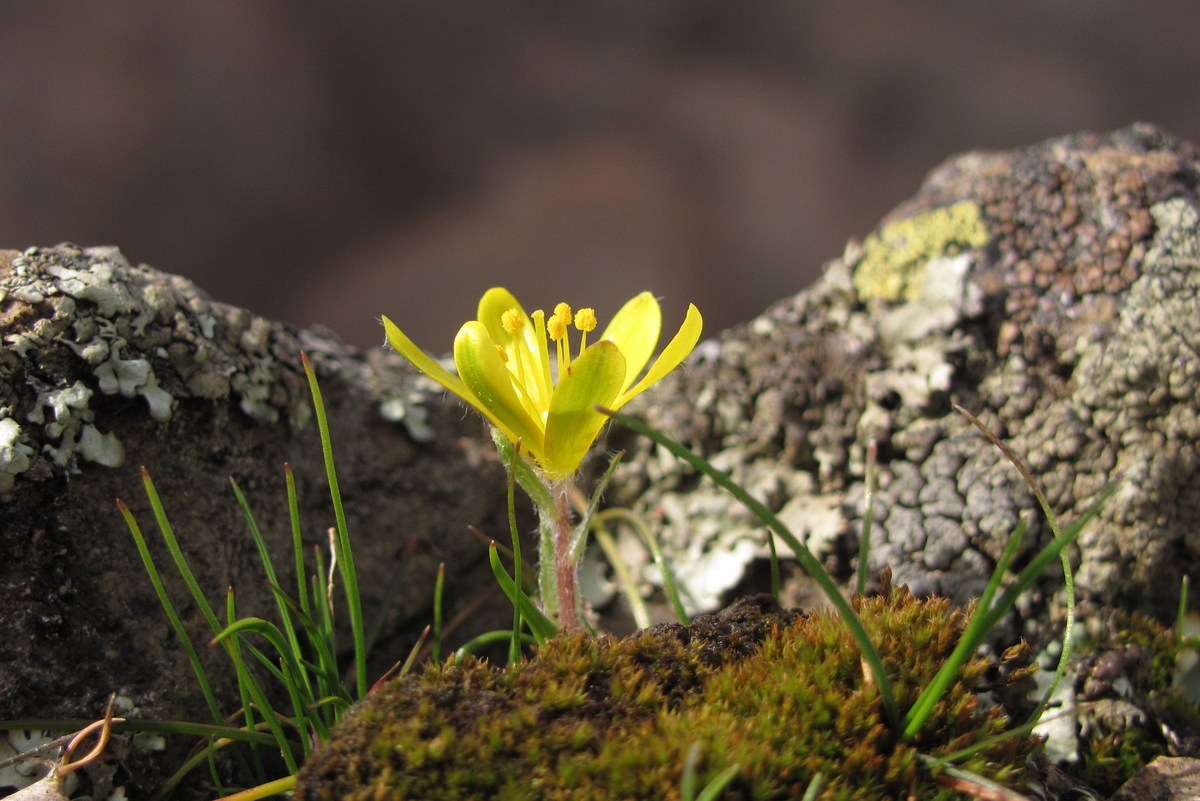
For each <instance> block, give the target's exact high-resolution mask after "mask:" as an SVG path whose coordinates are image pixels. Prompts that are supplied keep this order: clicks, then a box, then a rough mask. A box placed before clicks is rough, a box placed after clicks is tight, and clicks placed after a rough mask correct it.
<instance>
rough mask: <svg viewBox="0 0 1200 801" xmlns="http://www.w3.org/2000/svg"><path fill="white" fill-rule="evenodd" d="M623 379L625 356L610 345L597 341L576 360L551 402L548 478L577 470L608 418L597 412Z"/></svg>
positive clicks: (545, 465) (546, 462)
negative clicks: (597, 408) (598, 406)
mask: <svg viewBox="0 0 1200 801" xmlns="http://www.w3.org/2000/svg"><path fill="white" fill-rule="evenodd" d="M624 380H625V357H624V356H623V355H621V351H620V350H619V349H618V348H617V346H616V345H614V344H613V343H612V342H605V341H600V342H597V343H596V344H595V345H593V346H592V347H590V348H588V349H587V350H585V351H584V352H583V354H582V355H581V356H580V357H579V358H578V359H575V361H573V362H571V367H570V368H569V369H568V370H567V374H566V375H565V376H559V379H558V386H556V387H555V388H554V395H553V397H551V399H550V416H549V417H548V418H547V419H546V448H545V455H544V458H543V459H542V469H543V470H545V471H546V473H547V474H548V475H550V476H551V477H556V478H557V477H562V476H569V475H571V474H572V473H574V472H575V471H576V470H578V469H579V463H580V462H582V461H583V457H584V456H586V455H587V452H588V449H589V448H591V447H592V443H593V442H594V441H595V440H596V435H597V434H599V433H600V429H601V428H602V427H603V426H604V424H605V423H606V422H608V416H607V415H604V414H601V413H600V412H597V411H596V408H595V407H596V405H597V404H599V405H600V406H607V405H608V404H610V403H612V400H613V398H615V397H617V393H618V392H620V390H621V384H622V382H623V381H624Z"/></svg>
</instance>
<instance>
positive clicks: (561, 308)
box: [554, 303, 571, 325]
mask: <svg viewBox="0 0 1200 801" xmlns="http://www.w3.org/2000/svg"><path fill="white" fill-rule="evenodd" d="M554 316H555V317H558V318H561V319H562V321H563V325H570V324H571V307H570V306H568V305H567V304H565V303H560V304H558V305H557V306H555V307H554Z"/></svg>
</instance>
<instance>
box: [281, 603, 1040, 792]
mask: <svg viewBox="0 0 1200 801" xmlns="http://www.w3.org/2000/svg"><path fill="white" fill-rule="evenodd" d="M856 605H857V608H858V610H859V612H860V614H861V615H862V616H863V620H864V624H865V625H866V627H867V629H868V631H869V632H870V634H871V635H872V637H873V639H874V640H875V641H876V642H877V643H878V644H879V647H880V650H881V652H882V655H883V658H884V662H885V664H886V665H887V667H888V668H889V673H890V674H891V675H892V676H893V677H894V678H895V681H896V682H897V683H896V687H895V690H896V693H897V701H898V703H899V704H900V705H901V706H902V707H907V706H908V705H911V704H912V702H913V701H914V700H915V698H916V694H917V692H918V691H919V690H921V689H922V688H924V687H925V686H926V685H927V684H928V683H929V681H930V680H931V678H932V677H933V675H934V673H935V672H936V671H937V669H938V667H939V665H940V664H941V662H942V661H943V660H944V659H945V658H946V657H947V656H948V655H949V654H950V652H951V650H952V649H953V648H954V645H955V643H956V642H957V640H958V637H959V636H960V635H961V633H962V630H963V627H964V625H965V619H966V616H965V614H964V612H963V611H961V610H956V609H954V608H953V607H952V606H951V605H950V604H949V603H948V602H947V601H944V600H933V601H918V600H916V599H914V598H913V597H912V596H911V595H910V594H909V593H907V592H906V591H904V590H896V591H894V592H891V593H890V594H888V595H886V596H883V597H876V598H872V599H867V600H863V599H858V600H857V601H856ZM987 669H988V663H987V662H986V661H985V660H983V659H976V660H974V661H972V662H971V663H969V664H968V665H967V666H966V667H965V668H964V670H963V671H962V673H961V674H960V676H959V678H958V680H957V681H956V682H955V684H954V685H953V687H952V688H951V689H950V690H949V692H948V693H947V694H946V696H945V697H944V698H943V700H942V701H940V702H939V703H938V704H937V706H936V709H935V711H934V713H933V716H932V718H931V720H930V722H929V724H928V725H927V727H926V728H925V729H923V730H922V732H921V733H920V735H919V736H918V737H917V739H916V741H915V742H914V743H912V744H901V743H899V742H897V738H896V737H895V736H894V735H893V734H892V733H891V732H890V731H889V730H888V727H887V725H886V722H885V720H884V719H883V716H882V710H881V707H880V704H879V696H878V693H877V691H876V688H875V685H874V684H873V683H872V682H870V681H866V680H864V672H863V667H862V662H861V660H860V655H859V652H858V650H857V647H856V646H855V644H854V642H853V640H852V638H851V637H850V635H849V633H848V630H847V628H846V626H845V625H844V624H843V623H842V621H841V620H840V619H838V618H837V617H836V616H834V615H832V614H827V613H814V614H811V615H809V616H807V617H805V616H797V615H794V614H792V615H789V614H784V613H782V612H780V611H779V610H778V608H777V607H775V606H774V605H773V602H772V601H771V600H770V599H769V598H765V597H763V596H759V597H758V598H756V599H751V600H748V601H745V602H741V603H739V604H737V605H735V606H733V607H731V608H730V609H729V610H726V612H724V613H722V614H721V615H719V616H713V617H704V618H700V619H698V620H697V621H696V622H695V623H693V624H692V626H690V627H688V628H685V627H682V626H678V625H669V626H660V627H656V628H653V629H649V630H646V631H643V632H640V633H638V634H635V635H633V636H631V637H629V638H626V639H624V640H620V641H614V640H611V639H608V638H599V639H593V638H589V637H584V636H577V637H560V638H556V639H554V640H551V641H550V642H549V643H547V644H546V645H545V646H544V647H543V648H542V649H541V650H540V651H539V652H538V653H537V655H536V656H535V657H533V658H532V659H531V660H530V661H528V662H525V663H522V664H520V665H517V666H515V667H511V668H509V669H497V668H493V667H490V666H488V665H487V664H484V663H481V662H478V661H474V660H468V661H467V662H465V663H464V664H463V665H462V666H459V667H455V666H452V665H449V664H444V665H430V666H429V667H427V668H426V670H425V671H424V672H422V673H421V674H420V675H418V676H414V677H406V678H403V679H400V680H397V681H392V682H388V683H387V684H385V685H383V686H382V687H379V688H377V689H376V690H375V691H374V692H373V693H372V694H371V695H370V696H368V698H367V700H366V701H365V702H364V703H362V704H361V705H360V706H359V707H358V708H357V709H356V710H354V711H353V712H352V713H351V714H350V716H349V717H348V718H347V719H346V720H345V721H344V722H343V723H342V724H340V725H339V726H338V728H337V729H336V730H335V733H334V736H333V738H332V740H331V741H330V742H329V743H326V744H324V746H323V747H322V748H321V749H319V750H318V751H317V753H316V754H315V755H314V756H313V757H312V758H311V759H310V761H309V762H308V763H307V764H306V765H305V766H304V768H303V769H302V770H301V773H300V775H299V777H298V786H297V790H296V797H297V798H298V799H303V801H325V800H326V799H380V800H382V799H402V798H459V799H476V798H478V799H529V800H530V801H533V800H534V799H565V798H587V799H629V798H638V799H647V800H648V799H656V798H664V799H668V798H678V791H679V785H680V779H681V776H682V775H683V763H684V759H685V756H686V754H687V753H688V751H689V750H690V749H692V748H693V747H698V748H699V753H700V759H699V765H698V767H699V772H700V782H701V786H703V783H704V782H706V781H708V780H709V779H711V778H712V777H713V776H714V775H716V774H717V773H718V772H720V771H721V770H723V769H725V768H727V767H728V766H730V765H733V764H737V765H738V766H739V768H738V771H737V775H736V777H735V778H734V780H733V782H732V783H731V784H730V785H729V786H728V787H727V788H726V789H725V791H724V793H723V794H722V796H721V797H722V798H725V799H732V800H736V799H749V798H755V799H789V798H799V797H800V795H802V794H803V792H804V790H805V788H806V787H807V786H808V783H809V781H810V780H811V778H812V777H813V775H815V773H817V772H818V771H820V772H823V773H824V775H825V777H826V778H827V780H828V782H829V783H828V785H827V787H826V790H825V794H824V795H823V796H822V797H824V798H847V799H852V798H853V799H860V798H861V799H884V798H906V797H920V798H930V799H934V798H938V799H949V798H956V797H957V795H956V794H955V793H953V792H952V791H950V790H948V789H946V788H944V787H942V786H940V785H938V784H936V783H935V782H934V780H933V778H932V776H931V774H930V773H929V772H928V771H927V770H925V769H923V768H922V767H921V765H920V762H919V759H918V752H920V753H923V754H928V755H933V756H937V755H939V754H946V753H950V752H952V751H954V750H957V749H960V748H963V747H965V746H967V745H969V744H971V743H977V742H982V741H983V740H985V739H987V738H988V737H991V736H993V735H996V734H998V733H1000V732H1001V731H1003V730H1004V729H1005V728H1006V726H1007V725H1008V724H1007V721H1006V719H1005V717H1004V715H1003V714H1002V712H1001V711H1000V709H999V708H998V707H995V706H992V707H990V708H985V706H984V705H982V704H981V703H980V701H979V698H978V695H977V692H978V690H979V685H980V683H981V680H982V678H983V675H984V673H985V671H986V670H987ZM1033 745H1034V741H1033V740H1031V739H1029V738H1027V737H1014V738H1012V739H1008V740H1006V741H1003V742H1000V743H994V744H992V745H990V746H988V747H987V748H985V749H984V750H983V751H982V752H981V753H979V754H976V755H975V756H973V757H970V758H968V759H967V760H966V762H965V765H964V767H966V768H967V769H969V770H973V771H976V772H979V773H981V774H983V775H986V776H988V777H990V778H992V779H994V780H996V781H999V782H1001V783H1005V784H1013V783H1015V782H1017V781H1018V780H1019V779H1020V778H1021V776H1022V774H1023V771H1024V763H1025V757H1026V756H1027V755H1028V754H1029V753H1030V751H1031V749H1032V747H1033Z"/></svg>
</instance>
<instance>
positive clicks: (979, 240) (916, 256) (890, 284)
mask: <svg viewBox="0 0 1200 801" xmlns="http://www.w3.org/2000/svg"><path fill="white" fill-rule="evenodd" d="M988 239H989V237H988V231H987V226H985V225H984V222H983V217H982V215H981V213H980V209H979V206H978V205H977V204H975V203H973V202H971V201H963V202H961V203H955V204H954V205H952V206H946V207H944V208H940V209H934V210H933V211H930V212H926V213H925V214H919V215H917V216H915V217H909V218H908V219H904V220H897V221H895V222H892V223H888V224H887V225H885V226H883V228H882V229H881V230H880V231H879V232H878V233H876V234H872V235H871V236H869V237H867V241H866V242H864V243H863V255H862V259H861V260H860V261H859V263H858V267H857V268H856V269H855V271H854V287H855V289H857V290H858V294H859V295H860V296H861V297H863V298H881V299H883V300H900V299H902V298H903V299H905V300H912V299H914V298H916V297H918V296H919V295H920V292H921V285H922V273H923V271H924V269H925V265H926V264H927V263H928V262H929V260H930V259H933V258H936V257H938V256H948V255H954V254H955V253H958V252H959V251H961V250H963V249H970V248H981V247H984V246H986V245H987V243H988Z"/></svg>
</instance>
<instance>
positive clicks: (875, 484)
mask: <svg viewBox="0 0 1200 801" xmlns="http://www.w3.org/2000/svg"><path fill="white" fill-rule="evenodd" d="M878 457H879V445H878V443H877V442H876V441H875V438H874V437H871V441H870V442H868V443H867V464H866V469H865V473H866V475H865V478H866V495H865V497H864V498H863V522H862V534H861V535H860V536H859V539H858V576H857V579H856V581H855V583H854V593H855V594H856V595H862V594H863V593H865V592H866V591H867V577H868V574H869V573H870V571H871V528H872V526H873V524H874V522H875V493H877V492H878V491H879V474H878V473H877V472H876V459H878ZM776 594H777V595H778V593H776Z"/></svg>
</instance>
